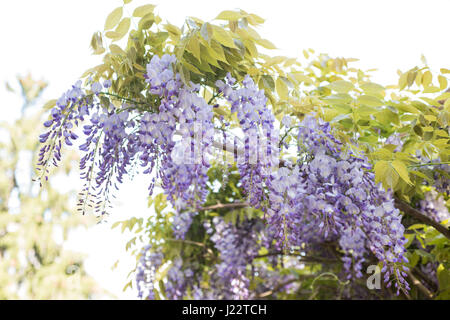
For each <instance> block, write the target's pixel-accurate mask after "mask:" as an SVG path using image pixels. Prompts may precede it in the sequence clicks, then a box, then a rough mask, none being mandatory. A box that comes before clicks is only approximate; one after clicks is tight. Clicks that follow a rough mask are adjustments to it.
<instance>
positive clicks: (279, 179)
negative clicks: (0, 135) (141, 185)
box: [38, 54, 409, 299]
mask: <svg viewBox="0 0 450 320" xmlns="http://www.w3.org/2000/svg"><path fill="white" fill-rule="evenodd" d="M175 63H176V58H175V56H173V55H168V54H166V55H163V56H162V57H159V56H156V55H155V56H153V57H152V59H151V61H150V63H149V64H148V65H147V69H146V70H147V72H146V74H145V81H146V83H147V84H148V90H147V95H148V98H149V101H150V100H151V101H155V103H153V104H152V105H148V106H147V105H139V106H137V105H134V104H133V102H130V99H126V101H127V103H123V104H122V105H121V106H119V107H117V106H116V105H114V104H112V103H109V104H105V99H102V96H108V94H109V93H108V92H103V90H106V91H107V90H108V89H109V88H110V87H111V82H110V81H105V82H104V83H103V84H100V83H99V82H94V83H92V84H91V88H90V90H84V89H82V88H81V82H78V83H76V84H75V85H74V86H73V87H72V89H70V90H69V91H68V92H66V93H64V94H63V96H62V97H61V98H60V99H59V100H58V101H57V103H56V106H55V107H54V108H53V109H52V111H51V116H50V118H49V120H48V121H46V122H45V123H44V125H45V127H47V128H48V131H47V132H46V133H44V134H43V135H41V136H40V141H41V143H42V144H43V146H42V148H41V151H40V153H39V163H38V165H39V166H40V170H41V172H42V177H46V176H47V173H48V170H49V166H50V165H55V166H56V165H58V162H59V161H60V159H61V149H62V146H63V144H65V145H68V146H71V145H72V144H73V142H74V141H75V140H77V139H78V135H77V134H76V132H75V131H76V130H77V127H78V126H79V125H80V124H83V127H82V128H81V129H82V134H83V135H84V136H85V140H84V142H83V143H82V144H81V145H80V146H79V149H80V150H81V151H82V152H83V157H82V158H81V161H80V170H81V178H82V179H83V180H84V182H85V185H84V187H83V189H82V191H81V194H80V200H79V206H80V210H81V211H82V212H83V213H84V212H85V211H86V210H87V208H92V209H93V210H94V211H95V212H96V213H99V214H105V213H106V212H107V210H108V207H109V203H110V199H111V197H113V196H114V194H113V191H114V190H118V188H119V185H120V184H121V183H122V182H123V180H124V177H125V176H126V175H127V174H128V173H129V172H130V171H131V169H132V168H134V167H135V165H136V167H138V168H140V169H141V171H142V172H143V173H144V174H148V176H149V180H150V183H149V193H150V195H151V194H152V192H153V189H154V186H155V184H156V183H157V182H161V187H162V189H163V192H164V194H165V195H166V197H167V200H168V201H169V202H170V204H171V206H172V208H173V209H174V210H175V214H174V217H173V221H172V228H173V229H172V231H173V232H172V234H173V237H174V238H175V240H177V241H183V240H185V238H186V235H187V234H188V231H189V230H190V229H191V225H192V223H193V221H194V220H195V219H197V218H196V217H198V215H199V213H200V212H202V211H203V209H202V205H203V204H204V203H205V201H206V199H207V196H208V190H209V186H208V182H209V177H208V171H209V169H210V167H211V164H212V157H213V155H214V152H213V149H214V147H215V142H216V141H215V128H214V120H213V106H211V105H209V104H208V103H207V102H206V101H205V99H204V98H203V97H202V96H201V94H200V93H201V91H200V90H201V88H200V86H199V85H197V84H194V83H192V82H191V83H190V84H189V85H187V84H185V83H183V81H182V80H181V76H180V75H179V74H178V73H176V72H175V68H174V64H175ZM216 86H217V88H218V90H219V92H220V93H221V94H223V98H224V99H225V100H226V101H228V103H230V105H231V113H236V116H237V119H238V121H239V126H240V129H242V132H241V135H243V137H244V150H243V156H242V157H239V158H238V159H236V162H237V168H238V173H239V175H240V181H239V184H238V186H239V187H240V188H241V189H242V191H243V192H244V194H245V195H246V197H247V201H246V202H247V203H248V204H249V205H250V207H252V208H253V209H255V208H256V209H262V210H263V211H264V218H265V222H266V225H264V223H263V220H262V219H259V218H258V219H255V218H251V219H250V218H248V217H246V218H242V219H241V218H240V219H238V222H237V223H236V224H233V223H231V222H226V220H225V219H224V218H223V217H222V216H220V215H219V216H216V217H214V218H213V219H212V223H211V221H210V220H208V219H207V221H204V229H205V231H206V233H207V235H208V237H209V240H210V242H212V244H213V245H214V250H215V252H216V253H217V254H218V258H219V260H218V261H214V264H213V265H212V267H211V268H212V270H213V273H212V274H211V275H210V276H208V279H207V280H208V281H209V283H210V286H209V288H207V289H204V288H203V287H204V286H203V287H202V285H201V282H202V280H204V279H202V275H201V274H200V275H198V274H196V272H195V270H196V268H197V267H192V266H191V265H189V264H188V262H184V261H183V259H182V258H177V259H172V261H171V265H170V268H169V270H168V272H167V275H166V277H165V280H164V281H165V282H164V283H165V285H164V287H165V289H164V294H165V295H166V297H167V298H169V299H182V298H184V297H186V295H188V294H190V295H192V296H194V297H196V298H198V299H200V298H213V297H216V298H224V299H248V298H252V295H251V290H250V278H251V277H250V275H251V274H252V272H253V271H251V270H250V269H251V268H250V265H252V264H253V260H254V259H255V258H256V256H257V254H258V251H259V249H260V248H261V246H264V247H266V248H272V249H275V250H276V251H277V252H285V251H286V250H299V251H301V252H302V253H307V252H308V250H309V249H311V248H316V247H317V246H318V245H320V244H322V243H325V242H328V241H335V242H337V243H338V244H339V247H340V250H341V253H342V254H343V265H344V269H345V271H346V274H347V276H348V278H350V277H352V276H356V277H361V276H362V267H363V263H364V262H365V261H366V259H367V257H368V255H369V254H370V253H371V254H373V255H374V256H375V257H376V258H377V259H378V260H379V261H381V262H383V265H384V268H383V272H385V281H386V282H388V286H389V285H391V283H392V282H391V280H392V279H394V280H395V282H394V283H395V286H396V288H397V292H398V291H399V290H406V291H407V290H409V286H408V283H407V282H406V281H405V276H406V273H405V271H407V268H406V267H404V266H403V264H404V263H406V262H408V261H407V259H406V257H405V243H406V239H405V237H404V235H403V233H404V227H403V225H402V224H401V215H400V212H399V210H397V209H396V208H395V207H394V201H393V198H392V195H391V194H390V193H388V192H385V191H384V190H383V189H382V187H381V185H376V184H375V182H374V174H373V173H372V172H371V169H372V168H371V165H370V164H369V161H368V159H367V158H365V157H363V156H360V155H358V154H357V153H356V152H353V151H352V150H351V149H350V148H344V146H343V144H342V143H341V142H340V141H339V140H337V139H336V138H335V135H334V134H333V131H332V128H331V125H330V123H327V122H323V121H321V120H317V119H316V118H315V117H314V116H306V117H305V118H304V120H303V121H302V122H301V123H293V122H294V121H295V120H294V119H292V118H290V117H285V118H284V119H283V121H282V124H283V126H285V127H287V128H290V129H292V128H297V127H298V136H297V142H298V145H299V148H298V154H297V155H298V160H297V162H296V163H293V164H291V163H290V162H289V161H283V165H282V167H281V168H279V165H280V160H279V139H278V131H277V129H276V120H275V117H274V115H273V113H272V111H271V109H270V108H268V106H267V98H266V96H265V94H264V91H263V90H259V89H258V88H257V86H256V84H255V83H254V82H253V80H252V78H251V77H250V76H248V75H247V76H245V78H244V80H243V81H242V84H238V83H237V82H236V79H234V78H233V77H232V76H231V75H230V74H228V75H227V77H226V79H225V81H222V80H219V81H217V82H216ZM235 141H236V140H235ZM192 230H194V229H192ZM197 244H198V243H197ZM203 245H204V244H203ZM200 246H201V245H200ZM166 262H168V261H166V259H165V257H164V253H163V252H162V251H160V249H159V248H152V247H150V246H147V247H145V248H144V250H143V252H142V255H141V258H140V261H139V263H138V268H137V273H136V281H137V287H138V291H139V296H140V297H141V298H145V299H153V298H155V284H154V282H155V275H156V272H157V270H158V269H159V268H160V267H161V266H162V265H163V264H164V263H166ZM189 263H190V262H189ZM260 272H261V273H264V272H262V271H260ZM274 272H275V271H274ZM279 279H283V277H281V276H280V277H279ZM158 290H160V289H158ZM286 290H287V289H286Z"/></svg>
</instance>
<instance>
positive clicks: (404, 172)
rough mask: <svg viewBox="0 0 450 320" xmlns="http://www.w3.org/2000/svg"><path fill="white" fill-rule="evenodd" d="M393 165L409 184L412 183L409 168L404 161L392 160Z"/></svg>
mask: <svg viewBox="0 0 450 320" xmlns="http://www.w3.org/2000/svg"><path fill="white" fill-rule="evenodd" d="M392 166H393V167H394V169H395V171H397V173H398V174H399V176H400V177H401V178H402V179H403V180H404V181H405V182H406V183H408V184H410V185H412V184H413V183H412V182H411V180H410V179H409V174H408V169H407V168H406V165H405V163H404V162H403V161H400V160H394V161H392Z"/></svg>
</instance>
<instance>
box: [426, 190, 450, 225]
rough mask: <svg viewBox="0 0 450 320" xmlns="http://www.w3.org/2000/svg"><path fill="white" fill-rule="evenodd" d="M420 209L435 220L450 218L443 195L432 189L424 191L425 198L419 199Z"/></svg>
mask: <svg viewBox="0 0 450 320" xmlns="http://www.w3.org/2000/svg"><path fill="white" fill-rule="evenodd" d="M420 209H421V211H422V212H424V213H426V214H427V215H428V216H429V217H430V218H432V219H433V220H435V221H436V222H442V221H445V220H449V219H450V213H449V212H448V209H447V206H446V204H445V200H444V197H443V196H442V195H439V194H438V193H437V192H436V191H434V190H432V191H429V192H426V193H425V199H424V200H421V201H420Z"/></svg>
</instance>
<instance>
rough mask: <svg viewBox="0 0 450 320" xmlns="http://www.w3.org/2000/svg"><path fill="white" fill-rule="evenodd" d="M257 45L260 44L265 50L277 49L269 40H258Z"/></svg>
mask: <svg viewBox="0 0 450 320" xmlns="http://www.w3.org/2000/svg"><path fill="white" fill-rule="evenodd" d="M256 43H257V44H259V45H260V46H261V47H264V48H266V49H270V50H272V49H276V48H277V47H276V46H275V45H274V44H273V43H272V42H270V41H269V40H267V39H257V40H256Z"/></svg>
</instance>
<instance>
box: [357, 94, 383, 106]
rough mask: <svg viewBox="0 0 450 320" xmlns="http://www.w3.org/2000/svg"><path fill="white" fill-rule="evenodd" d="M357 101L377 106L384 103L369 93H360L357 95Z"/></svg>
mask: <svg viewBox="0 0 450 320" xmlns="http://www.w3.org/2000/svg"><path fill="white" fill-rule="evenodd" d="M358 102H359V103H360V104H363V105H366V106H369V107H379V106H382V105H383V104H384V103H383V101H382V100H380V99H378V98H377V97H374V96H369V95H362V96H360V97H358Z"/></svg>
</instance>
